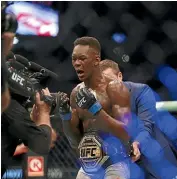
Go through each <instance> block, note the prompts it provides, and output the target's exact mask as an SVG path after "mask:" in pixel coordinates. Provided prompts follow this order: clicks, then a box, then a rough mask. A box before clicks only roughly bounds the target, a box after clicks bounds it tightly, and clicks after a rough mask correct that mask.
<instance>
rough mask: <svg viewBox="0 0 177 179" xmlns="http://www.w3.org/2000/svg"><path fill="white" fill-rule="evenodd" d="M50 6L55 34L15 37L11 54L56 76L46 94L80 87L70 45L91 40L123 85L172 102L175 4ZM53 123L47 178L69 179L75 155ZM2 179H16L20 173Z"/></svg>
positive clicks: (176, 56) (176, 36) (175, 85)
mask: <svg viewBox="0 0 177 179" xmlns="http://www.w3.org/2000/svg"><path fill="white" fill-rule="evenodd" d="M53 6H54V8H55V9H56V10H58V11H59V17H60V19H59V35H58V36H57V37H55V38H40V37H31V36H30V37H24V36H17V37H18V38H19V43H18V44H17V45H15V46H14V49H13V50H14V52H15V53H19V54H21V55H24V56H25V57H27V58H28V59H29V60H31V61H35V62H37V63H38V64H40V65H42V66H44V67H46V68H48V69H50V70H52V71H53V72H55V73H57V74H58V75H59V76H60V82H55V81H51V82H50V84H49V88H50V89H51V91H59V90H61V91H64V92H66V93H68V94H70V92H71V90H72V88H73V87H74V86H75V85H76V84H77V83H78V82H79V81H78V79H77V76H76V74H75V72H74V69H73V68H72V64H71V54H72V49H73V42H74V40H75V39H76V38H78V37H81V36H94V37H96V38H97V39H98V40H99V41H100V43H101V46H102V59H104V58H109V59H112V60H114V61H116V62H118V64H119V66H120V67H121V70H122V71H123V76H124V79H125V80H128V81H133V82H141V83H146V84H148V85H149V86H150V87H152V89H153V90H155V91H156V93H158V95H159V96H160V98H159V97H158V100H160V99H162V100H177V96H176V94H177V93H176V91H177V78H176V79H175V77H176V76H177V75H176V69H177V62H176V61H177V11H176V9H177V3H176V2H159V1H158V2H125V1H122V2H121V1H119V2H108V1H107V2H106V1H105V2H54V3H53ZM167 73H168V74H167ZM172 79H173V83H172ZM52 121H53V123H54V126H55V127H56V128H57V132H58V134H59V138H58V140H57V142H56V146H55V147H54V149H52V150H51V152H50V155H49V163H48V165H49V166H48V178H51V179H52V178H53V179H54V178H63V179H69V178H74V177H75V175H76V173H77V170H78V168H79V164H78V163H77V157H76V154H75V153H74V151H72V149H71V148H70V146H69V143H68V141H67V139H66V137H65V136H64V134H63V132H62V128H61V123H60V122H59V119H52ZM12 173H13V174H14V175H13V174H12ZM17 175H18V176H17ZM6 176H7V177H5V178H21V174H20V168H18V169H14V168H13V170H10V171H8V172H7V175H6ZM12 176H13V177H12Z"/></svg>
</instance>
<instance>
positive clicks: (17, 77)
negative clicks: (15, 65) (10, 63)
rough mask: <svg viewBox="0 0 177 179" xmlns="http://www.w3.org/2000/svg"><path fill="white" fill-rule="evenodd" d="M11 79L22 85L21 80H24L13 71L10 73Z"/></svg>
mask: <svg viewBox="0 0 177 179" xmlns="http://www.w3.org/2000/svg"><path fill="white" fill-rule="evenodd" d="M11 78H12V80H13V81H15V82H17V83H19V84H20V85H21V86H23V85H24V84H23V82H24V81H25V79H24V78H22V77H21V76H20V75H18V74H16V73H15V72H13V74H12V77H11Z"/></svg>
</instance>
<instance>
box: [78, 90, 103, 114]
mask: <svg viewBox="0 0 177 179" xmlns="http://www.w3.org/2000/svg"><path fill="white" fill-rule="evenodd" d="M76 104H77V106H78V107H80V108H82V109H87V110H88V111H89V112H90V113H91V114H92V115H96V114H97V113H98V112H99V111H100V110H101V109H102V106H101V104H100V103H99V102H98V101H97V99H96V97H95V96H94V94H93V93H92V92H91V90H89V89H88V88H86V87H85V88H81V89H79V91H78V92H77V94H76Z"/></svg>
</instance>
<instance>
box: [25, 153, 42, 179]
mask: <svg viewBox="0 0 177 179" xmlns="http://www.w3.org/2000/svg"><path fill="white" fill-rule="evenodd" d="M28 176H29V177H31V176H44V158H43V157H37V156H36V157H35V156H34V157H28Z"/></svg>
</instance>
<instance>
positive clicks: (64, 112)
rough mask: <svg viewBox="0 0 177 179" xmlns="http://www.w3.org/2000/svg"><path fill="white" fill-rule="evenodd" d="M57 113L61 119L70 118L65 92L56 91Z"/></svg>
mask: <svg viewBox="0 0 177 179" xmlns="http://www.w3.org/2000/svg"><path fill="white" fill-rule="evenodd" d="M57 97H58V101H59V106H58V107H59V114H60V117H61V119H62V120H71V108H70V104H69V98H68V97H67V94H66V93H63V92H58V94H57Z"/></svg>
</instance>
